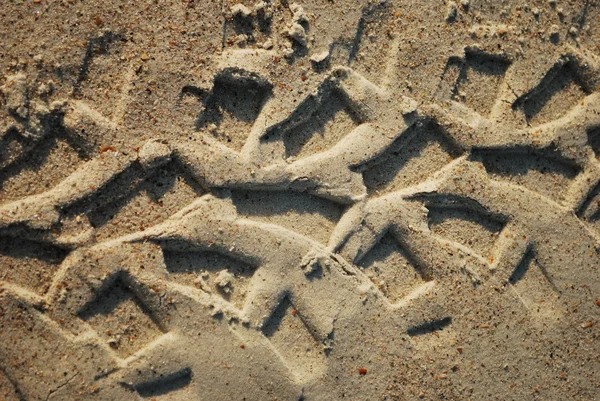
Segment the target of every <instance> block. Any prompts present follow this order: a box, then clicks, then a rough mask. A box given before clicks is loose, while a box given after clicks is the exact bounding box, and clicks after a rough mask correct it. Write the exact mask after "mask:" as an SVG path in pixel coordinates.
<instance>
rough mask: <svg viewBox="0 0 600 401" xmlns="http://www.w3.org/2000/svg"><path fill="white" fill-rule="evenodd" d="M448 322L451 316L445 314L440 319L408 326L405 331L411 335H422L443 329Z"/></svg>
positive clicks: (450, 320) (450, 321)
mask: <svg viewBox="0 0 600 401" xmlns="http://www.w3.org/2000/svg"><path fill="white" fill-rule="evenodd" d="M450 323H452V317H450V316H446V317H443V318H441V319H437V320H432V321H430V322H426V323H423V324H420V325H418V326H412V327H409V328H408V329H407V330H406V333H407V334H408V335H409V336H411V337H414V336H422V335H424V334H429V333H433V332H435V331H439V330H442V329H444V327H446V326H448V325H450Z"/></svg>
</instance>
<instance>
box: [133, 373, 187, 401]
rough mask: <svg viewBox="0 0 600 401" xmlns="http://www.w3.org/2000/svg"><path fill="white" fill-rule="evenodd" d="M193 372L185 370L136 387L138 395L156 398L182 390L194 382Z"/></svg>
mask: <svg viewBox="0 0 600 401" xmlns="http://www.w3.org/2000/svg"><path fill="white" fill-rule="evenodd" d="M192 377H193V374H192V370H191V369H190V368H184V369H181V370H180V371H177V372H175V373H172V374H170V375H167V376H163V377H160V378H158V379H157V380H153V381H150V382H146V383H142V384H140V385H137V386H135V390H136V391H137V393H138V394H139V395H140V396H141V397H143V398H148V397H156V396H160V395H164V394H167V393H171V392H174V391H177V390H181V389H183V388H184V387H186V386H188V385H189V384H190V383H191V382H192Z"/></svg>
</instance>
